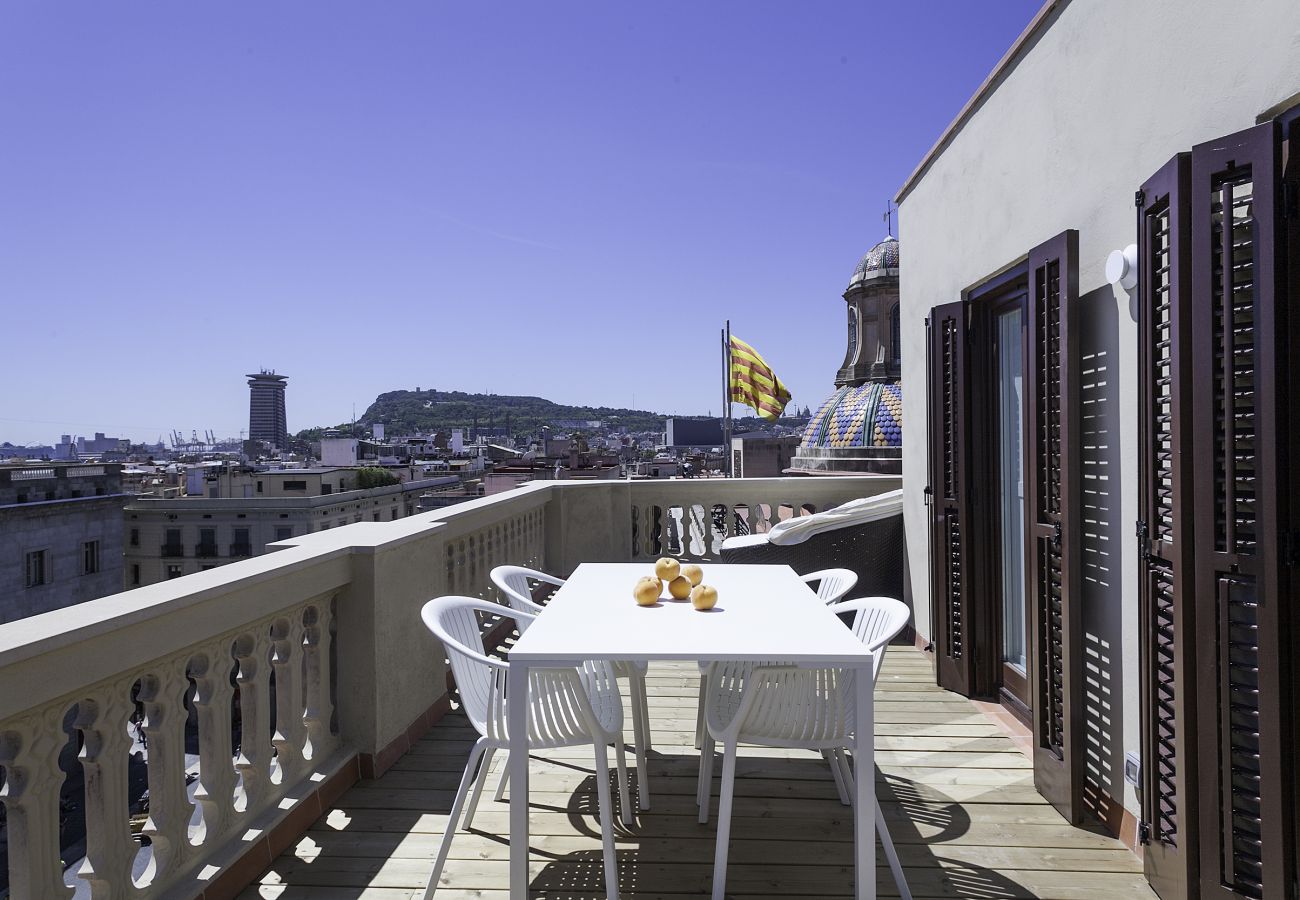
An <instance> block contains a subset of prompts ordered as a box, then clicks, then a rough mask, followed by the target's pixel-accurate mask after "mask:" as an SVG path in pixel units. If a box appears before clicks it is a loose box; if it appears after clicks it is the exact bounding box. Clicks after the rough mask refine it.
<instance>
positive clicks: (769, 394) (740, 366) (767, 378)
mask: <svg viewBox="0 0 1300 900" xmlns="http://www.w3.org/2000/svg"><path fill="white" fill-rule="evenodd" d="M730 350H731V399H732V400H734V401H736V402H737V403H743V404H745V405H746V406H749V407H752V408H753V410H754V412H756V413H758V414H759V415H760V416H762V417H763V418H764V419H767V420H768V421H769V422H775V421H776V420H777V418H778V417H779V416H780V415H781V413H782V412H783V411H784V410H785V405H786V404H787V403H789V402H790V392H789V391H788V390H786V387H785V385H784V384H782V383H781V379H780V378H777V377H776V373H775V372H773V371H772V367H771V366H769V365H768V364H767V362H766V361H765V360H764V359H763V357H761V356H759V355H758V351H757V350H755V349H754V348H753V347H751V346H749V344H746V343H745V342H744V341H742V340H741V339H740V338H738V337H736V336H735V335H734V334H733V335H731V347H730Z"/></svg>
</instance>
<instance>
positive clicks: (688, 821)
mask: <svg viewBox="0 0 1300 900" xmlns="http://www.w3.org/2000/svg"><path fill="white" fill-rule="evenodd" d="M698 677H699V676H698V674H697V670H696V668H695V666H694V665H693V664H685V663H684V664H673V663H668V664H655V665H652V666H651V669H650V674H649V679H648V684H649V688H650V715H651V720H652V722H651V724H652V728H653V732H654V749H653V751H652V753H651V756H650V762H649V769H650V779H651V783H650V784H651V789H652V791H653V798H652V799H653V808H652V809H651V810H648V811H646V812H644V813H640V812H639V813H638V815H637V820H636V824H635V825H633V826H624V825H623V824H621V823H620V824H619V826H618V830H617V832H616V834H617V847H618V858H619V872H620V888H621V890H622V891H623V892H624V896H627V897H638V898H650V897H675V898H681V897H699V896H704V895H707V893H708V891H709V886H710V882H711V876H712V859H713V850H714V835H715V827H716V816H715V817H714V820H713V821H711V822H710V823H709V824H707V825H700V824H698V823H697V822H696V806H695V782H696V771H697V766H698V760H699V755H698V752H697V751H696V750H695V749H694V747H693V746H692V744H693V740H694V728H695V704H696V696H697V691H698ZM628 722H629V725H628V731H627V735H628V739H629V740H630V738H631V728H630V718H629V720H628ZM475 736H476V735H475V734H474V732H473V730H472V729H471V728H470V727H469V725H468V723H466V722H465V720H464V719H463V718H462V717H461V716H460V715H459V713H455V714H452V715H450V716H448V717H447V718H445V719H444V720H443V721H442V722H441V723H439V725H438V726H436V727H435V728H434V729H433V730H432V731H431V732H430V733H429V734H428V735H427V736H426V737H425V738H424V739H423V740H422V741H420V743H419V744H418V745H417V746H416V747H415V748H414V749H413V750H412V751H411V752H410V753H408V754H407V755H406V756H405V757H403V758H402V759H401V760H399V761H398V762H397V764H396V765H395V766H394V767H393V768H392V769H390V770H389V771H388V772H387V773H385V774H384V775H383V777H381V778H379V779H377V780H375V781H371V782H363V783H361V784H359V785H357V786H356V787H354V788H352V789H351V790H350V791H349V792H348V793H347V794H346V795H344V796H343V798H342V799H341V800H340V801H339V803H338V805H337V806H336V807H335V808H334V809H332V810H331V811H330V812H329V813H327V814H326V815H325V816H323V817H322V818H321V819H320V820H319V821H317V822H316V823H315V824H314V825H313V826H312V828H311V829H310V830H309V831H308V832H307V833H306V834H305V835H303V837H302V839H301V840H300V841H299V842H298V844H297V846H296V847H294V848H293V849H291V850H289V851H287V852H286V853H284V854H283V855H281V856H280V857H279V858H278V859H276V860H275V862H274V863H273V864H272V865H271V867H270V868H269V869H268V870H267V871H266V872H264V873H263V874H262V875H261V876H260V878H259V879H258V881H257V883H256V884H255V885H254V886H253V887H251V888H249V889H248V890H247V891H246V892H245V893H244V894H243V895H242V898H241V900H249V898H282V900H299V898H311V900H336V898H337V900H343V898H346V900H354V898H365V900H399V898H409V897H415V898H419V897H420V896H422V891H423V889H424V885H425V882H426V879H427V878H428V875H429V871H430V869H431V867H432V861H433V856H434V854H435V853H436V851H437V844H438V841H439V839H440V838H441V836H442V832H443V829H444V827H445V826H446V822H447V811H448V809H449V808H450V806H451V802H452V799H453V795H454V792H455V788H456V784H457V781H458V779H459V778H460V774H461V771H462V770H463V768H464V765H465V761H466V758H467V755H468V753H469V748H470V746H471V745H472V743H473V741H474V738H475ZM632 764H634V759H633V757H632V756H631V754H630V753H629V765H632ZM504 765H505V754H497V759H496V760H495V761H494V764H493V769H494V774H493V776H492V779H491V780H490V781H489V787H495V785H496V780H497V775H496V774H495V773H496V772H499V771H500V770H501V768H502V767H503V766H504ZM876 765H877V772H876V778H877V785H878V791H879V793H880V800H881V806H882V808H883V810H884V814H885V817H886V819H887V820H888V822H889V827H890V832H891V833H892V835H893V837H894V842H895V844H896V845H897V847H898V851H899V856H900V858H901V860H902V863H903V865H904V867H905V868H906V874H907V879H908V883H909V885H910V886H911V890H912V893H913V895H914V896H915V897H917V898H922V897H976V898H1022V897H1024V898H1027V897H1044V898H1059V900H1071V898H1080V900H1083V898H1088V900H1091V898H1097V897H1107V898H1144V900H1145V898H1154V897H1155V895H1154V894H1153V893H1152V892H1151V890H1150V888H1149V887H1148V886H1147V883H1146V881H1145V879H1144V878H1143V875H1142V865H1141V862H1140V861H1139V860H1138V859H1137V858H1136V857H1135V856H1134V855H1133V854H1132V853H1131V852H1129V851H1128V850H1127V849H1125V848H1124V847H1123V845H1122V844H1120V842H1119V841H1117V840H1115V839H1114V838H1111V837H1109V836H1108V835H1106V834H1105V833H1104V832H1102V831H1101V830H1100V829H1095V830H1090V829H1086V828H1075V827H1071V826H1070V825H1068V824H1066V822H1065V820H1064V819H1062V818H1061V816H1060V815H1059V814H1058V813H1057V812H1056V811H1055V810H1054V809H1053V808H1052V807H1051V806H1050V805H1048V804H1047V803H1046V801H1044V800H1043V798H1042V797H1041V796H1040V795H1039V794H1038V793H1037V791H1035V790H1034V787H1033V772H1032V769H1031V767H1030V763H1029V761H1028V760H1027V759H1026V758H1025V756H1024V755H1023V754H1022V753H1021V752H1020V750H1019V749H1017V747H1016V746H1015V745H1014V744H1013V743H1012V741H1011V740H1009V739H1008V738H1007V737H1006V736H1004V735H1003V734H1002V733H1001V732H1000V731H999V730H998V729H997V728H996V727H995V726H994V725H993V724H992V722H991V721H990V720H989V718H988V717H986V716H985V715H984V714H983V713H981V712H979V711H978V710H977V709H976V708H975V707H974V706H973V705H972V704H971V703H970V702H968V701H967V700H965V699H963V698H961V697H959V696H957V695H955V694H951V693H948V692H947V691H944V690H942V689H940V688H938V687H937V686H935V684H934V681H933V675H932V674H931V669H930V664H929V662H928V661H927V660H926V659H925V658H924V657H923V656H922V655H921V654H920V653H919V652H917V651H915V650H910V649H908V648H900V647H894V648H892V649H891V650H890V651H889V655H888V656H887V657H886V661H885V669H884V671H883V672H882V674H881V677H880V683H879V686H878V689H877V694H876ZM531 772H532V775H531V781H532V798H531V800H532V813H531V817H532V818H531V822H532V825H531V828H532V856H531V859H532V865H531V871H532V888H531V891H530V896H536V897H554V898H561V897H563V898H570V900H576V898H597V897H603V896H604V875H603V870H602V867H601V853H600V827H599V825H598V821H597V817H596V791H595V777H594V775H593V764H592V758H591V751H590V749H589V748H583V747H575V748H568V749H562V750H552V751H545V752H542V753H538V754H535V755H534V756H533V766H532V769H531ZM632 783H633V786H634V787H635V785H636V775H635V773H633V775H632ZM614 802H615V804H617V802H618V792H617V791H614ZM633 802H634V803H635V800H634V801H633ZM713 803H714V810H715V812H716V804H717V780H716V778H715V781H714V798H713ZM507 820H508V807H507V805H506V804H505V803H500V804H498V803H493V802H492V798H491V795H490V793H485V796H484V798H483V802H482V804H481V805H480V807H479V811H478V815H477V816H476V818H475V821H474V828H473V830H471V831H468V832H467V831H461V832H460V833H459V834H458V835H457V836H456V838H455V840H454V841H453V843H452V848H451V858H450V859H449V860H448V862H447V865H446V868H445V869H444V871H443V876H442V884H441V887H440V888H439V891H438V894H437V896H438V897H439V898H441V900H465V898H471V897H472V898H478V900H506V898H507V897H508V867H509V863H508V858H509V847H508V844H507V841H506V838H505V837H504V835H506V833H507ZM852 839H853V818H852V811H851V810H850V809H848V808H847V807H844V806H841V805H840V803H839V801H838V799H837V797H836V793H835V785H834V782H833V781H832V780H831V776H830V772H829V770H828V769H827V768H826V767H825V765H824V763H823V762H822V760H821V759H820V757H818V756H817V755H815V754H813V753H811V752H804V751H783V750H775V749H765V748H744V747H742V749H741V755H740V758H739V761H738V765H737V779H736V801H735V811H734V818H733V822H732V845H731V863H730V867H729V870H728V879H727V887H728V895H729V896H732V897H737V898H742V897H743V898H760V897H762V898H771V897H845V896H850V895H851V893H852V877H853V876H852V871H853V870H852ZM877 872H878V887H879V893H880V894H881V895H882V896H886V897H887V896H897V893H898V892H897V890H896V888H895V886H894V883H893V880H892V877H891V875H890V872H889V869H888V867H887V866H886V865H885V862H884V858H883V855H879V867H878V870H877Z"/></svg>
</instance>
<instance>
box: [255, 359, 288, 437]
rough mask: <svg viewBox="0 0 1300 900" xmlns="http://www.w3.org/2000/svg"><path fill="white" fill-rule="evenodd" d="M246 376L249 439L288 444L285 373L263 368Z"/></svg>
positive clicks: (286, 378)
mask: <svg viewBox="0 0 1300 900" xmlns="http://www.w3.org/2000/svg"><path fill="white" fill-rule="evenodd" d="M247 377H248V439H249V440H250V441H263V442H265V443H267V444H270V445H271V446H272V447H279V448H284V447H287V446H288V445H289V425H288V420H287V419H286V418H285V414H284V388H285V382H286V381H288V376H285V375H277V374H275V372H274V371H268V370H266V369H263V370H262V371H261V372H259V373H258V374H256V375H249V376H247Z"/></svg>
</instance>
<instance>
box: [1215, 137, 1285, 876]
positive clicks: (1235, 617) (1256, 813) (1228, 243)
mask: <svg viewBox="0 0 1300 900" xmlns="http://www.w3.org/2000/svg"><path fill="white" fill-rule="evenodd" d="M1277 132H1278V126H1276V125H1275V124H1273V123H1269V124H1266V125H1261V126H1258V127H1256V128H1251V129H1249V130H1247V131H1243V132H1239V133H1237V134H1234V135H1230V136H1228V137H1225V138H1222V139H1220V140H1216V141H1211V142H1208V143H1206V144H1202V145H1200V146H1197V147H1194V148H1193V150H1192V177H1191V198H1190V208H1191V235H1192V259H1191V266H1192V306H1193V316H1194V322H1193V326H1192V327H1193V333H1192V336H1193V347H1192V353H1193V356H1192V363H1193V366H1192V369H1193V372H1192V380H1193V388H1192V390H1193V396H1194V397H1195V398H1196V403H1195V404H1194V407H1193V423H1192V427H1193V440H1194V442H1195V447H1196V451H1197V452H1196V454H1195V467H1196V470H1195V479H1194V483H1195V491H1196V499H1195V529H1196V531H1195V542H1196V553H1195V556H1196V560H1195V566H1196V568H1195V577H1196V611H1195V618H1196V629H1197V634H1198V638H1199V640H1198V643H1197V646H1198V652H1199V655H1198V658H1197V694H1196V701H1197V710H1196V715H1197V733H1198V735H1199V742H1198V748H1197V750H1198V780H1199V796H1200V828H1199V833H1200V852H1199V857H1200V887H1201V896H1202V897H1205V898H1208V900H1215V898H1229V897H1252V898H1282V897H1290V896H1294V891H1293V889H1294V877H1295V868H1294V862H1295V859H1294V857H1295V844H1294V840H1295V832H1294V826H1295V822H1294V819H1295V809H1294V793H1293V792H1294V778H1295V771H1294V770H1295V768H1296V766H1297V765H1298V764H1300V760H1297V759H1296V758H1295V756H1294V752H1293V751H1294V744H1293V742H1292V738H1293V730H1292V729H1293V727H1294V722H1293V719H1294V713H1293V709H1292V707H1293V706H1294V704H1295V699H1296V698H1295V695H1294V694H1293V692H1292V689H1293V684H1292V678H1293V676H1292V674H1291V672H1292V668H1293V667H1294V666H1295V661H1294V659H1293V658H1292V654H1293V652H1294V647H1293V646H1292V639H1291V637H1290V635H1291V631H1289V630H1287V629H1289V628H1290V616H1291V612H1290V609H1289V606H1290V604H1291V602H1292V601H1291V597H1290V595H1289V593H1284V592H1283V591H1282V590H1281V589H1280V588H1281V586H1282V584H1283V578H1284V577H1285V575H1286V569H1285V566H1286V562H1287V560H1284V559H1283V558H1282V556H1283V552H1284V548H1283V538H1284V537H1285V535H1284V533H1283V529H1282V527H1281V526H1282V524H1283V523H1284V521H1285V520H1284V518H1283V516H1284V515H1285V514H1286V500H1287V496H1286V495H1287V492H1288V491H1289V490H1290V489H1291V477H1290V475H1289V472H1288V470H1287V468H1286V465H1287V459H1288V457H1287V455H1286V453H1287V450H1288V449H1289V448H1288V446H1287V445H1288V444H1289V440H1288V436H1287V434H1286V431H1287V427H1286V426H1287V423H1288V422H1289V418H1288V416H1287V414H1286V412H1285V410H1286V407H1285V405H1284V404H1285V403H1286V397H1285V396H1282V395H1280V394H1279V390H1278V388H1279V385H1283V386H1284V385H1285V384H1286V380H1287V377H1288V376H1287V365H1288V363H1289V357H1290V352H1289V351H1290V350H1291V349H1292V348H1291V346H1290V343H1291V342H1290V341H1289V340H1288V339H1287V338H1286V334H1287V327H1286V325H1287V313H1288V310H1287V309H1286V308H1285V307H1286V305H1287V304H1288V303H1290V304H1294V303H1295V302H1297V299H1298V298H1287V297H1285V296H1279V290H1278V289H1279V286H1280V285H1281V284H1282V282H1281V278H1282V276H1283V274H1284V268H1283V266H1282V265H1281V263H1282V258H1281V256H1282V255H1281V254H1279V249H1281V248H1284V247H1285V246H1286V244H1285V241H1284V233H1283V231H1282V229H1281V227H1280V221H1279V212H1280V209H1279V207H1280V204H1279V195H1280V193H1281V189H1280V180H1279V177H1278V175H1279V170H1280V142H1279V141H1278V139H1277Z"/></svg>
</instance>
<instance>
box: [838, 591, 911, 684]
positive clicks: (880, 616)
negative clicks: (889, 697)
mask: <svg viewBox="0 0 1300 900" xmlns="http://www.w3.org/2000/svg"><path fill="white" fill-rule="evenodd" d="M831 609H832V610H834V611H835V612H836V613H853V614H854V615H853V625H852V626H851V627H852V628H853V633H854V634H855V635H857V637H858V640H860V641H862V643H864V644H866V645H867V647H868V648H869V649H870V650H871V652H872V653H874V654H876V660H875V670H876V671H875V677H876V678H879V677H880V667H881V666H882V665H883V664H884V662H885V650H886V648H888V647H889V642H890V641H892V640H893V639H894V638H895V637H896V636H897V635H898V633H899V632H900V631H902V630H903V626H904V625H906V624H907V620H908V619H909V618H911V615H912V612H911V610H909V609H908V608H907V604H905V603H903V602H902V601H900V600H895V599H894V598H893V597H860V598H858V599H857V600H847V601H845V602H843V603H836V604H835V605H834V606H832V607H831Z"/></svg>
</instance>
